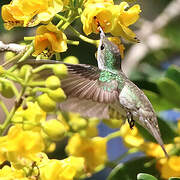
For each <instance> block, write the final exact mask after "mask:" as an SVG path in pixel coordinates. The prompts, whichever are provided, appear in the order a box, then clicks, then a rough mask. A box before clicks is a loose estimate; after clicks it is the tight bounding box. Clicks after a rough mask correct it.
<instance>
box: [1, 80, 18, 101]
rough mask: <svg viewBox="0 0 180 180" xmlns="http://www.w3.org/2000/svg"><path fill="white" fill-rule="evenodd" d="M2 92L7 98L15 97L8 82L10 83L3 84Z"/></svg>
mask: <svg viewBox="0 0 180 180" xmlns="http://www.w3.org/2000/svg"><path fill="white" fill-rule="evenodd" d="M0 92H1V95H2V96H4V97H6V98H12V97H14V95H15V94H14V91H13V89H12V86H11V84H10V82H8V81H7V82H2V83H1V86H0Z"/></svg>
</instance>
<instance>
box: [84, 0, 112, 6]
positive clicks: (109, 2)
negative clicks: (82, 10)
mask: <svg viewBox="0 0 180 180" xmlns="http://www.w3.org/2000/svg"><path fill="white" fill-rule="evenodd" d="M97 3H102V4H105V5H113V4H114V1H113V0H86V1H85V2H84V6H88V5H90V4H97Z"/></svg>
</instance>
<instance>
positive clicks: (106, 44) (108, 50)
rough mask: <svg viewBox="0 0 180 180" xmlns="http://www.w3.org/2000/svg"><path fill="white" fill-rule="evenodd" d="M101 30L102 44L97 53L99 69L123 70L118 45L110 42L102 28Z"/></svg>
mask: <svg viewBox="0 0 180 180" xmlns="http://www.w3.org/2000/svg"><path fill="white" fill-rule="evenodd" d="M99 30H100V43H99V46H98V52H97V61H98V67H99V69H101V70H105V69H110V70H120V69H121V55H120V52H119V48H118V47H117V45H116V44H114V43H112V42H111V41H109V40H108V39H107V38H106V36H105V34H104V32H103V30H102V28H101V27H100V26H99Z"/></svg>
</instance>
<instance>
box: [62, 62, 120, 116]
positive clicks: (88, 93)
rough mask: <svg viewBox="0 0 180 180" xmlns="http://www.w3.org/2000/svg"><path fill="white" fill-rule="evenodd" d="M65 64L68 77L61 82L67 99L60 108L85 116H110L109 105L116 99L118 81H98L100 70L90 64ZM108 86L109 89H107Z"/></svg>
mask: <svg viewBox="0 0 180 180" xmlns="http://www.w3.org/2000/svg"><path fill="white" fill-rule="evenodd" d="M66 66H67V67H68V77H67V78H65V79H63V80H61V82H62V88H63V90H64V91H65V93H66V95H67V96H68V99H67V100H66V101H65V102H63V103H61V104H60V108H61V109H62V110H64V111H71V112H77V113H80V114H81V115H82V116H85V117H97V118H101V119H104V118H105V119H109V118H110V117H111V116H110V114H109V106H110V104H114V103H115V102H116V101H117V99H118V88H117V87H118V83H117V82H116V81H112V82H111V83H103V82H100V81H99V76H100V70H99V69H98V68H97V67H94V66H91V65H85V64H78V65H74V64H66ZM112 87H113V88H112ZM108 88H109V89H110V90H107V89H108Z"/></svg>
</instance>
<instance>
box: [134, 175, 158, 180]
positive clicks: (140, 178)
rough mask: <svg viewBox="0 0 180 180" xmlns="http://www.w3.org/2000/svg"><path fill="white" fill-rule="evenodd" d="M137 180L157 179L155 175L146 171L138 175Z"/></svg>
mask: <svg viewBox="0 0 180 180" xmlns="http://www.w3.org/2000/svg"><path fill="white" fill-rule="evenodd" d="M137 180H157V178H155V177H154V176H152V175H150V174H146V173H139V174H138V175H137Z"/></svg>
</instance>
